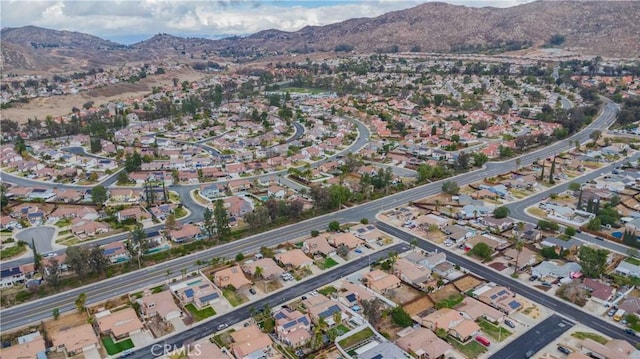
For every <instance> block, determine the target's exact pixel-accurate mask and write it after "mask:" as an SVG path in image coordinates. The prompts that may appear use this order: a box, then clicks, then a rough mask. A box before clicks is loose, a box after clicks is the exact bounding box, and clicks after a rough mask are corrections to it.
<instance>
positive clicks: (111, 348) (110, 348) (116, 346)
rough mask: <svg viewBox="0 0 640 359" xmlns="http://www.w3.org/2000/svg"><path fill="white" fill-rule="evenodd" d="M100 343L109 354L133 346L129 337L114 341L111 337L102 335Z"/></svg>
mask: <svg viewBox="0 0 640 359" xmlns="http://www.w3.org/2000/svg"><path fill="white" fill-rule="evenodd" d="M102 344H103V345H104V348H105V349H106V350H107V354H109V355H115V354H118V353H120V352H123V351H125V350H127V349H131V348H133V341H131V339H126V340H123V341H121V342H116V343H114V342H113V339H111V337H104V338H102Z"/></svg>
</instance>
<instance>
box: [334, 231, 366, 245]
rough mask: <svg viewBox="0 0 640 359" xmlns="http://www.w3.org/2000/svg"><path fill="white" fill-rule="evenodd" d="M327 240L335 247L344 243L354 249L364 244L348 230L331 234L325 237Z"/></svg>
mask: <svg viewBox="0 0 640 359" xmlns="http://www.w3.org/2000/svg"><path fill="white" fill-rule="evenodd" d="M327 242H329V244H330V245H332V246H334V247H336V248H338V247H340V246H342V245H344V246H346V247H347V248H349V249H355V248H357V247H360V246H362V245H364V242H363V241H362V240H361V239H359V238H357V237H356V236H354V235H353V233H350V232H346V233H335V234H331V235H329V236H328V237H327Z"/></svg>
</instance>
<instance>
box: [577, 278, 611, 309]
mask: <svg viewBox="0 0 640 359" xmlns="http://www.w3.org/2000/svg"><path fill="white" fill-rule="evenodd" d="M582 286H583V287H584V288H585V289H586V290H588V291H589V293H591V299H592V300H594V301H596V302H598V303H602V304H604V303H608V302H609V300H611V298H612V297H613V295H614V294H615V293H616V289H615V288H613V287H612V286H610V285H607V284H604V283H602V282H600V281H598V280H595V279H592V278H585V279H584V281H583V282H582Z"/></svg>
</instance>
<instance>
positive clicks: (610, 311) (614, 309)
mask: <svg viewBox="0 0 640 359" xmlns="http://www.w3.org/2000/svg"><path fill="white" fill-rule="evenodd" d="M616 311H617V309H616V308H611V309H609V311H608V312H607V315H608V316H610V317H613V315H614V314H616Z"/></svg>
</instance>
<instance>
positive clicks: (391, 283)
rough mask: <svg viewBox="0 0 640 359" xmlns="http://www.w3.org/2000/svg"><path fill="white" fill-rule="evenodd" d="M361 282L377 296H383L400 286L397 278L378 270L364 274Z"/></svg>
mask: <svg viewBox="0 0 640 359" xmlns="http://www.w3.org/2000/svg"><path fill="white" fill-rule="evenodd" d="M362 281H363V283H365V284H366V285H367V287H369V288H371V289H372V290H374V291H375V292H377V293H379V294H385V293H387V292H389V291H391V290H393V289H395V288H398V287H399V286H400V279H399V278H398V277H396V276H394V275H391V274H389V273H387V272H384V271H382V270H379V269H377V270H374V271H371V272H367V273H365V274H364V276H363V277H362Z"/></svg>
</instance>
